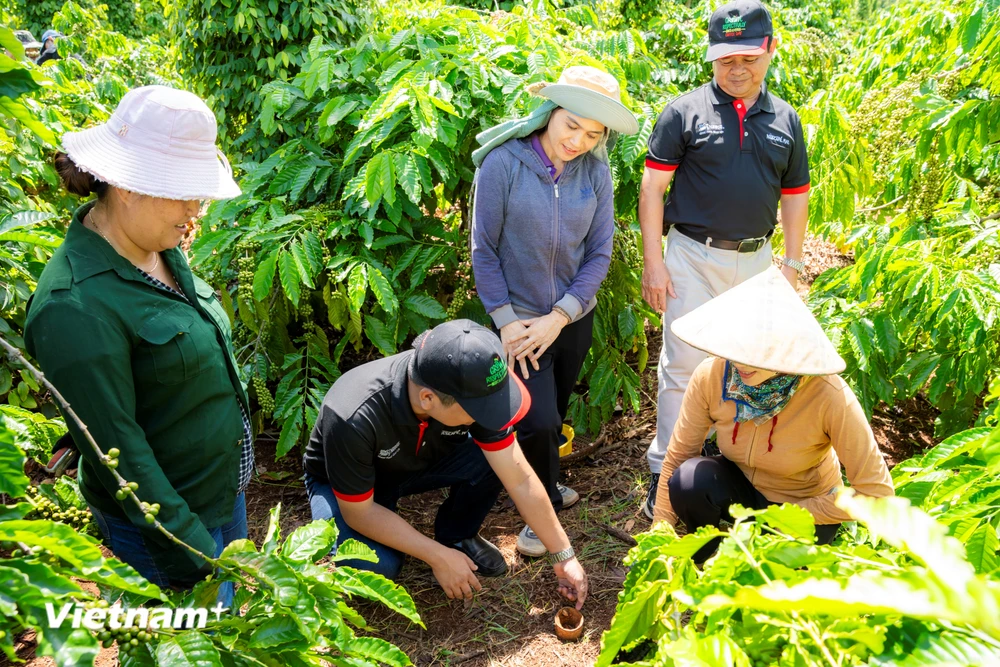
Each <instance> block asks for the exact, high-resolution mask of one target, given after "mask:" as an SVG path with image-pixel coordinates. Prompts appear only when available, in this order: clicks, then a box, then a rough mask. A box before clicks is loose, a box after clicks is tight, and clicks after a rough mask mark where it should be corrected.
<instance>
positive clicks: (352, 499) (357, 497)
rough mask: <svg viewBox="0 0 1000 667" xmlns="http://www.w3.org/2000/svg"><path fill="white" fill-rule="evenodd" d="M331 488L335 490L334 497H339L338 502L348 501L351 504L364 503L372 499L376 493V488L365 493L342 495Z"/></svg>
mask: <svg viewBox="0 0 1000 667" xmlns="http://www.w3.org/2000/svg"><path fill="white" fill-rule="evenodd" d="M330 488H331V489H332V490H333V495H335V496H337V500H346V501H347V502H349V503H360V502H364V501H366V500H368V499H369V498H371V497H372V495H373V494H374V493H375V487H372V488H371V489H369V490H368V491H365V492H364V493H355V494H353V495H352V494H350V493H341V492H340V491H337V489H333V487H330Z"/></svg>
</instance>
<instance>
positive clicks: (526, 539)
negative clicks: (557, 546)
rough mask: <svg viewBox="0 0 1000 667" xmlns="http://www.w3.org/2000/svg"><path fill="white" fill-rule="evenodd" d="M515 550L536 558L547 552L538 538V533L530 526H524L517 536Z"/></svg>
mask: <svg viewBox="0 0 1000 667" xmlns="http://www.w3.org/2000/svg"><path fill="white" fill-rule="evenodd" d="M517 550H518V551H519V552H521V554H522V555H525V556H529V557H531V558H538V557H539V556H544V555H545V554H547V553H548V549H546V548H545V545H544V544H542V541H541V540H540V539H538V535H535V531H533V530H532V529H531V528H529V527H527V526H525V527H524V530H522V531H521V534H520V535H518V536H517Z"/></svg>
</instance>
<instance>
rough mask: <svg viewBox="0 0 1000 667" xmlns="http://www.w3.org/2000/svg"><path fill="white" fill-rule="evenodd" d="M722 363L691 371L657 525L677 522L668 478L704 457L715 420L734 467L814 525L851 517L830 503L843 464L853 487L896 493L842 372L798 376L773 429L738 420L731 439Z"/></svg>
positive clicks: (731, 411) (731, 408) (732, 410)
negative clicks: (811, 519) (803, 512)
mask: <svg viewBox="0 0 1000 667" xmlns="http://www.w3.org/2000/svg"><path fill="white" fill-rule="evenodd" d="M725 368H726V362H725V360H724V359H718V358H713V357H710V358H708V359H706V360H705V361H704V362H702V363H701V364H700V365H699V366H698V368H697V369H695V372H694V374H693V375H692V377H691V382H690V384H688V388H687V391H686V392H685V394H684V402H683V403H682V404H681V412H680V415H679V416H678V418H677V423H676V425H675V426H674V432H673V434H672V435H671V436H670V444H669V445H668V447H667V456H666V459H665V460H664V462H663V470H662V472H661V475H660V483H659V486H658V488H657V492H656V508H655V512H654V516H655V519H654V523H655V522H659V521H669V522H670V523H671V524H676V523H677V515H675V514H674V512H673V509H672V508H671V506H670V491H669V490H668V488H667V483H668V482H669V481H670V476H671V475H672V474H673V473H674V471H675V470H676V469H677V467H678V466H679V465H680V464H682V463H683V462H684V461H687V460H688V459H691V458H694V457H696V456H700V455H701V447H702V444H703V443H704V440H705V437H706V436H707V435H708V433H709V429H710V428H711V427H713V426H714V427H715V431H716V433H717V434H718V442H719V449H720V451H721V452H722V454H723V456H725V457H726V458H727V459H729V460H730V461H732V462H733V463H735V464H736V465H738V466H739V468H740V470H742V471H743V474H744V475H746V476H747V479H749V480H750V482H751V483H752V484H753V485H754V486H755V487H756V488H757V490H759V491H760V492H761V493H762V494H763V495H764V497H765V498H767V499H768V500H770V501H772V502H776V503H784V502H790V503H795V504H796V505H799V506H801V507H804V508H805V509H807V510H809V511H810V512H811V513H812V515H813V517H814V518H815V519H816V523H817V524H830V523H841V522H843V521H850V520H851V517H850V515H848V514H847V513H846V512H844V511H843V510H842V509H840V508H839V507H837V506H836V505H835V504H834V499H835V498H836V493H837V491H838V490H839V489H840V488H841V487H843V486H844V484H843V482H842V479H841V475H840V466H841V464H843V466H844V469H845V470H846V471H847V479H848V481H849V482H850V484H851V487H852V488H853V489H854V490H855V491H857V492H858V493H861V494H864V495H866V496H875V497H880V496H891V495H893V493H894V491H893V487H892V478H891V477H890V476H889V469H888V467H886V465H885V461H884V460H883V459H882V453H881V452H880V451H879V449H878V445H877V444H876V443H875V436H874V434H873V433H872V429H871V426H869V424H868V419H867V418H866V416H865V412H864V410H863V409H862V408H861V404H860V403H858V399H857V397H856V396H855V395H854V392H853V391H851V388H850V387H848V386H847V383H845V382H844V381H843V380H842V379H841V378H840V376H839V375H826V376H822V377H806V378H803V380H802V383H801V384H800V385H799V388H798V391H796V392H795V395H793V396H792V398H791V400H790V401H788V404H787V405H786V406H785V407H784V408H783V409H782V410H781V412H779V413H778V415H777V422H775V423H774V424H773V426H774V431H773V433H772V422H771V421H770V420H769V421H766V422H764V423H763V424H761V425H759V426H758V425H757V424H755V423H754V422H752V421H748V422H743V423H741V424H740V428H739V430H738V431H737V435H736V438H735V440H734V438H733V431H734V426H735V422H734V421H733V419H734V418H735V417H736V404H735V403H734V402H732V401H725V402H723V400H722V380H723V377H722V376H723V374H724V373H725ZM769 438H770V446H769V445H768V442H769V440H768V439H769Z"/></svg>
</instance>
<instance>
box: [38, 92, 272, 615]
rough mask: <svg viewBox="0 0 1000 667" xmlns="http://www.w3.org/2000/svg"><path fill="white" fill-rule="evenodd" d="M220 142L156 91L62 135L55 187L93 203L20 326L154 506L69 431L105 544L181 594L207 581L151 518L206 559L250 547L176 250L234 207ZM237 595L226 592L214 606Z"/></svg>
mask: <svg viewBox="0 0 1000 667" xmlns="http://www.w3.org/2000/svg"><path fill="white" fill-rule="evenodd" d="M215 140H216V123H215V116H214V115H213V114H212V112H211V110H209V108H208V107H207V106H206V105H205V103H204V102H202V101H201V100H200V99H199V98H198V97H197V96H195V95H193V94H191V93H187V92H184V91H180V90H174V89H172V88H167V87H163V86H149V87H144V88H137V89H135V90H132V91H131V92H129V93H128V94H126V95H125V96H124V97H123V98H122V100H121V102H120V103H119V105H118V108H117V109H115V112H114V113H113V114H112V115H111V117H110V118H109V119H108V121H107V122H106V123H103V124H101V125H98V126H96V127H93V128H91V129H88V130H85V131H83V132H72V133H69V134H67V135H65V137H64V138H63V147H64V149H65V151H66V152H65V153H60V154H58V155H57V156H56V168H57V170H58V171H59V174H60V176H61V177H62V179H63V182H64V184H65V186H66V188H67V189H68V190H69V191H70V192H72V193H74V194H77V195H80V196H88V195H90V194H91V193H94V194H96V195H97V198H96V199H95V200H91V201H88V202H87V203H85V204H84V205H83V206H81V207H80V208H79V209H78V210H77V211H76V213H75V214H74V216H73V220H72V222H71V223H70V225H69V227H68V229H67V232H66V239H65V241H64V242H63V244H62V245H61V246H60V247H59V248H58V249H57V250H56V252H55V253H54V254H53V257H52V259H51V260H50V261H49V263H48V265H47V266H46V267H45V270H44V271H43V272H42V275H41V277H40V278H39V281H38V287H37V289H36V291H35V294H34V295H33V297H32V299H31V301H30V302H29V304H28V313H27V319H26V323H25V343H26V345H27V349H28V352H29V353H30V354H31V355H32V356H33V357H35V359H37V360H38V362H39V364H40V365H41V367H42V370H43V371H44V372H45V374H46V375H47V376H48V378H49V379H50V380H51V381H52V382H53V383H54V384H55V385H56V387H58V388H59V390H60V392H61V393H62V394H63V395H64V396H65V397H66V399H67V400H68V401H69V403H70V404H71V405H72V406H73V409H74V411H75V412H76V413H77V414H78V415H79V416H80V417H81V418H82V420H83V422H84V423H85V424H86V425H87V427H88V429H89V431H90V433H91V434H92V435H93V437H94V440H95V441H96V442H97V444H98V446H100V447H101V449H102V451H103V452H104V453H105V454H108V453H109V452H111V453H112V454H117V456H113V457H112V458H114V459H115V460H116V462H117V471H118V472H119V473H120V474H121V475H122V476H123V477H124V478H125V479H126V480H128V481H129V482H135V483H136V484H138V488H137V489H136V490H135V495H136V496H137V497H138V499H140V500H141V501H142V502H143V503H146V504H148V506H149V507H146V508H144V509H143V510H140V509H139V508H137V507H136V506H135V502H134V501H133V500H132V499H131V498H129V497H127V496H128V495H129V494H130V493H131V491H129V490H128V489H127V488H126V489H122V488H119V486H118V483H117V482H116V480H115V478H114V477H113V476H112V474H111V473H110V472H109V470H108V468H107V466H106V465H104V462H103V461H102V460H101V459H100V458H99V457H98V456H97V455H95V453H94V452H93V451H92V450H91V448H90V447H89V446H88V445H87V443H86V441H85V439H84V438H83V435H82V433H81V431H80V430H79V429H77V427H76V423H75V422H74V421H73V420H71V419H67V420H66V423H67V425H68V426H69V430H70V434H71V435H72V439H73V441H74V442H75V443H76V445H77V448H78V449H79V451H80V454H81V462H80V474H79V477H80V490H81V491H82V493H83V495H84V497H85V498H86V500H87V503H88V504H89V505H90V508H91V511H92V512H93V514H94V516H95V519H96V521H97V524H98V526H99V527H100V529H101V532H102V533H103V535H104V538H105V541H106V542H107V544H108V545H109V546H110V547H111V549H112V551H113V552H114V553H115V555H116V556H117V557H118V558H120V559H121V560H123V561H125V562H126V563H129V564H130V565H132V566H133V567H134V568H135V569H136V570H138V571H139V573H140V574H142V575H143V576H145V577H146V578H147V579H149V580H150V581H152V582H153V583H156V584H158V585H160V586H172V587H186V586H189V585H191V584H193V583H194V582H196V581H197V580H199V579H201V578H204V576H205V575H206V574H209V573H211V567H210V565H208V564H207V563H206V561H205V560H204V559H201V558H199V557H197V556H195V555H193V554H191V553H190V552H189V551H188V550H187V549H184V548H178V547H177V546H176V545H174V543H173V542H171V541H168V540H167V539H165V538H164V537H163V536H162V535H161V534H160V532H159V531H158V530H157V529H156V528H155V527H154V526H153V525H150V523H149V521H148V520H149V519H150V518H154V519H155V520H156V522H158V523H159V524H162V525H163V526H165V527H166V528H167V529H168V530H169V531H170V532H171V533H173V534H174V535H175V536H177V537H179V538H180V539H181V540H183V541H184V542H186V543H187V544H189V545H191V546H193V547H195V548H196V549H198V550H199V551H200V552H202V553H204V554H206V555H208V556H213V555H217V554H218V553H220V552H221V550H222V548H223V547H224V546H225V544H227V543H229V542H231V541H232V540H234V539H239V538H242V537H246V534H247V528H246V506H245V504H244V497H243V492H244V490H245V489H246V486H247V484H248V482H249V479H250V474H251V472H252V470H253V444H252V432H251V429H250V422H249V419H248V418H247V414H248V411H247V397H246V393H245V391H244V389H243V386H242V385H241V383H240V380H239V376H238V375H237V372H236V363H235V359H234V358H233V354H232V350H231V339H230V337H231V331H230V326H229V320H228V318H227V316H226V314H225V311H224V310H223V309H222V307H221V304H220V303H219V301H218V299H217V298H216V297H215V293H214V290H213V289H212V288H211V287H210V286H209V285H208V284H207V283H205V282H204V281H203V280H201V279H200V278H198V277H197V276H195V275H194V274H193V273H192V272H191V269H190V267H189V266H188V263H187V260H186V258H185V257H184V254H183V252H182V251H181V250H180V249H179V248H178V245H179V244H180V242H181V239H182V238H183V237H184V234H185V232H186V231H187V229H188V225H189V223H190V222H191V220H192V219H193V218H195V216H197V215H198V212H199V208H200V206H201V202H202V200H207V199H226V198H228V197H233V196H236V195H238V194H239V193H240V190H239V188H238V187H237V185H236V183H235V182H234V181H233V178H232V172H231V170H230V168H229V165H228V163H227V162H226V160H225V158H224V157H222V155H221V154H220V153H219V151H218V149H217V148H216V145H215ZM113 450H118V451H117V452H114V451H113ZM154 503H155V505H154ZM149 514H152V517H150V516H148V515H149ZM232 594H233V589H232V584H231V583H225V584H223V586H222V588H221V589H220V594H219V598H220V601H222V602H223V604H224V605H228V604H229V602H230V601H231V599H232Z"/></svg>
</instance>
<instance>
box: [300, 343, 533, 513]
mask: <svg viewBox="0 0 1000 667" xmlns="http://www.w3.org/2000/svg"><path fill="white" fill-rule="evenodd" d="M413 354H414V351H413V350H408V351H406V352H402V353H400V354H396V355H393V356H391V357H386V358H384V359H379V360H378V361H372V362H370V363H367V364H364V365H362V366H358V367H357V368H353V369H351V370H350V371H348V372H347V373H344V374H343V375H342V376H341V377H340V378H339V379H338V380H337V381H336V382H335V383H334V385H333V386H332V387H330V391H328V392H327V393H326V397H324V399H323V405H322V407H321V408H320V411H319V417H318V418H317V420H316V426H315V427H313V430H312V434H311V435H310V436H309V444H308V445H307V446H306V453H305V457H304V458H303V466H304V467H305V470H306V472H308V473H309V474H310V475H312V476H313V477H315V478H317V479H320V480H325V481H327V482H328V483H329V484H330V486H331V488H332V489H333V493H334V495H336V496H337V498H339V499H341V500H347V501H351V502H361V501H363V500H367V499H368V498H370V497H371V496H372V494H373V493H374V491H375V485H376V484H377V485H378V486H379V488H383V487H384V486H387V487H395V486H398V485H400V484H401V483H402V482H404V481H405V480H407V479H409V478H411V477H413V476H414V475H417V474H419V473H420V472H421V471H423V470H426V469H427V468H429V467H431V466H432V465H434V464H435V463H437V462H438V461H440V460H441V459H443V458H445V457H446V456H448V455H449V454H451V453H452V452H453V451H454V449H455V448H456V447H458V446H461V445H464V444H466V443H467V442H468V440H469V436H470V435H471V436H472V439H473V441H475V443H476V444H477V445H479V446H480V447H481V448H482V449H484V450H486V451H498V450H501V449H504V448H506V447H509V446H510V445H512V444H513V443H514V429H513V425H514V424H516V423H517V422H518V421H519V420H520V419H521V418H522V417H524V415H525V414H526V413H527V411H528V408H529V407H530V405H531V401H530V400H527V399H526V400H524V401H523V403H522V405H521V409H520V411H519V412H518V414H517V415H516V416H515V417H514V419H513V420H511V422H510V424H508V425H507V426H506V427H505V428H504V429H503V430H501V431H490V430H488V429H485V428H483V427H481V426H479V425H478V424H473V425H472V426H445V425H444V424H441V423H440V422H437V421H434V420H428V421H422V420H420V419H419V418H418V417H417V416H416V415H415V414H414V413H413V408H412V407H410V398H409V394H408V392H407V378H408V368H409V364H410V358H411V357H412V356H413Z"/></svg>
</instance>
